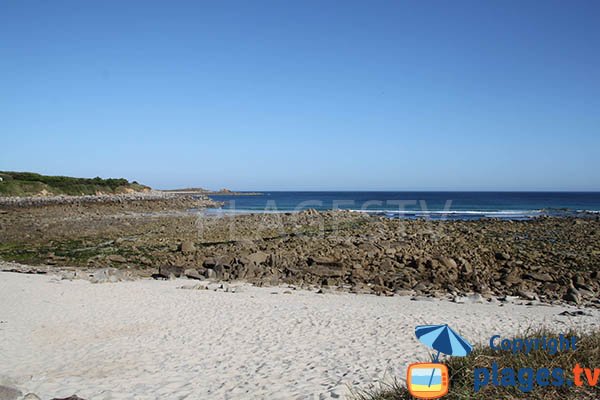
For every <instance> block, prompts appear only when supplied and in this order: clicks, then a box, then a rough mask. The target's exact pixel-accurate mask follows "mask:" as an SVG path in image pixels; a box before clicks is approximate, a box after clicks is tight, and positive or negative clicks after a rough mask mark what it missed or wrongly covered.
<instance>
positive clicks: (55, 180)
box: [0, 171, 151, 197]
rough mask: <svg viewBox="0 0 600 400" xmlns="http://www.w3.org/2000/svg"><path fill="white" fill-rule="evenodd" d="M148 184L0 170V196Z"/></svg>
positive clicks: (140, 188)
mask: <svg viewBox="0 0 600 400" xmlns="http://www.w3.org/2000/svg"><path fill="white" fill-rule="evenodd" d="M150 190H151V188H150V187H149V186H145V185H141V184H139V183H137V182H136V181H133V182H129V181H128V180H127V179H124V178H109V179H102V178H100V177H96V178H74V177H69V176H50V175H41V174H37V173H34V172H13V171H0V196H7V197H13V196H55V195H70V196H83V195H102V194H126V193H136V192H149V191H150Z"/></svg>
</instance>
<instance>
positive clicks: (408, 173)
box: [0, 0, 600, 190]
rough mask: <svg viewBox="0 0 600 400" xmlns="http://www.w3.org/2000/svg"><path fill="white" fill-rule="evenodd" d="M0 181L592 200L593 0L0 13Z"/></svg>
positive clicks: (596, 139)
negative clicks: (521, 193) (15, 174)
mask: <svg viewBox="0 0 600 400" xmlns="http://www.w3.org/2000/svg"><path fill="white" fill-rule="evenodd" d="M0 134H1V136H0V169H2V170H21V171H36V172H41V173H47V174H60V175H74V176H88V177H94V176H102V177H125V178H128V179H131V180H138V181H140V182H142V183H146V184H149V185H151V186H153V187H157V188H170V187H182V186H203V187H208V188H214V189H215V188H220V187H229V188H233V189H238V190H244V189H245V190H253V189H254V190H278V189H279V190H286V189H299V190H325V189H331V190H335V189H345V190H356V189H368V190H415V189H426V190H443V189H451V190H513V189H516V190H528V189H533V190H555V189H558V190H600V173H599V171H600V2H599V1H573V2H569V1H546V0H544V1H541V0H540V1H527V0H525V1H494V2H491V1H479V0H478V1H472V2H470V1H469V2H465V1H414V2H406V1H389V2H383V1H360V2H358V1H356V2H354V1H337V2H334V1H327V0H323V1H314V2H313V1H273V2H264V1H253V0H252V1H246V0H244V1H189V2H187V1H186V2H184V1H160V2H158V1H148V0H144V1H107V0H102V1H80V0H77V1H59V0H57V1H27V0H19V1H3V2H2V4H1V5H0Z"/></svg>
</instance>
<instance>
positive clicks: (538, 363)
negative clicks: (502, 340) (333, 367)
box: [354, 329, 600, 400]
mask: <svg viewBox="0 0 600 400" xmlns="http://www.w3.org/2000/svg"><path fill="white" fill-rule="evenodd" d="M563 334H564V335H565V336H577V350H576V351H571V350H569V351H564V352H558V353H556V354H555V355H553V356H551V355H549V354H548V353H547V352H546V351H544V350H538V351H532V352H531V353H529V354H527V355H526V354H523V353H518V354H513V353H512V352H508V351H495V350H492V349H491V348H490V347H489V344H488V343H486V344H485V345H484V346H476V347H475V349H474V350H473V352H472V353H471V354H470V355H468V356H467V357H451V358H449V359H447V360H446V361H444V363H445V364H446V365H447V366H448V372H449V376H450V390H449V392H448V394H447V395H446V396H444V397H443V399H448V400H463V399H482V400H483V399H537V400H542V399H544V400H547V399H549V400H564V399H589V400H591V399H600V379H599V380H598V383H597V384H596V386H595V387H593V386H589V385H588V383H587V381H586V378H585V373H583V374H582V380H583V386H580V387H578V386H576V385H573V386H567V385H565V386H561V387H555V386H545V387H541V386H538V385H537V384H536V383H535V382H534V383H533V389H532V390H531V391H530V392H527V393H525V392H522V391H521V390H519V389H518V385H519V380H518V377H517V376H516V374H517V372H518V370H519V369H520V368H532V369H533V370H534V371H536V370H538V369H540V368H548V369H549V370H550V371H552V369H553V368H562V369H563V370H564V371H565V372H564V375H565V379H570V380H573V367H575V365H576V364H579V365H580V366H581V367H582V368H591V369H592V373H593V372H594V371H593V369H594V368H598V369H600V329H596V330H595V331H592V332H590V333H586V334H581V333H579V334H578V333H577V332H576V331H569V332H563ZM542 336H546V337H558V333H556V332H549V331H548V330H545V329H540V330H537V331H532V332H527V333H526V334H524V335H520V336H518V337H519V338H530V339H535V338H541V337H542ZM415 362H417V360H415ZM493 363H496V364H497V365H498V370H501V369H502V368H506V367H509V368H513V369H514V370H515V379H516V383H517V387H502V386H492V385H487V386H484V387H482V388H481V389H480V390H479V392H477V393H476V392H475V390H474V374H473V372H474V370H475V368H487V369H488V370H490V369H491V368H492V364H493ZM490 375H491V374H490ZM490 379H491V378H490ZM412 398H413V397H412V396H411V395H410V394H409V392H408V390H407V389H406V387H405V386H403V384H402V383H400V382H398V381H397V382H395V383H393V384H391V385H385V386H382V387H380V388H378V389H374V390H369V391H355V392H354V399H355V400H405V399H406V400H408V399H412Z"/></svg>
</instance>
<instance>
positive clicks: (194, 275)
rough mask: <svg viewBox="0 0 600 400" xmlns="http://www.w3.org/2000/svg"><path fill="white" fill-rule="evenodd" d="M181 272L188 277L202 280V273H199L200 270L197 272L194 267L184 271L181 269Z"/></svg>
mask: <svg viewBox="0 0 600 400" xmlns="http://www.w3.org/2000/svg"><path fill="white" fill-rule="evenodd" d="M183 274H184V275H185V276H186V277H187V278H189V279H198V280H204V275H202V274H200V272H198V270H197V269H194V268H188V269H186V270H185V271H183Z"/></svg>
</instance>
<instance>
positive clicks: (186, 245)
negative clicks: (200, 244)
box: [179, 240, 196, 254]
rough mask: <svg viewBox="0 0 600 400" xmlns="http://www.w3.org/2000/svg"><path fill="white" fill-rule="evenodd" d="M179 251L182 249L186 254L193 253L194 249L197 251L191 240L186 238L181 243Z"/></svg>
mask: <svg viewBox="0 0 600 400" xmlns="http://www.w3.org/2000/svg"><path fill="white" fill-rule="evenodd" d="M179 251H181V252H182V253H184V254H189V253H193V252H194V251H196V246H195V245H194V242H192V241H191V240H185V241H183V242H181V244H180V245H179Z"/></svg>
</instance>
